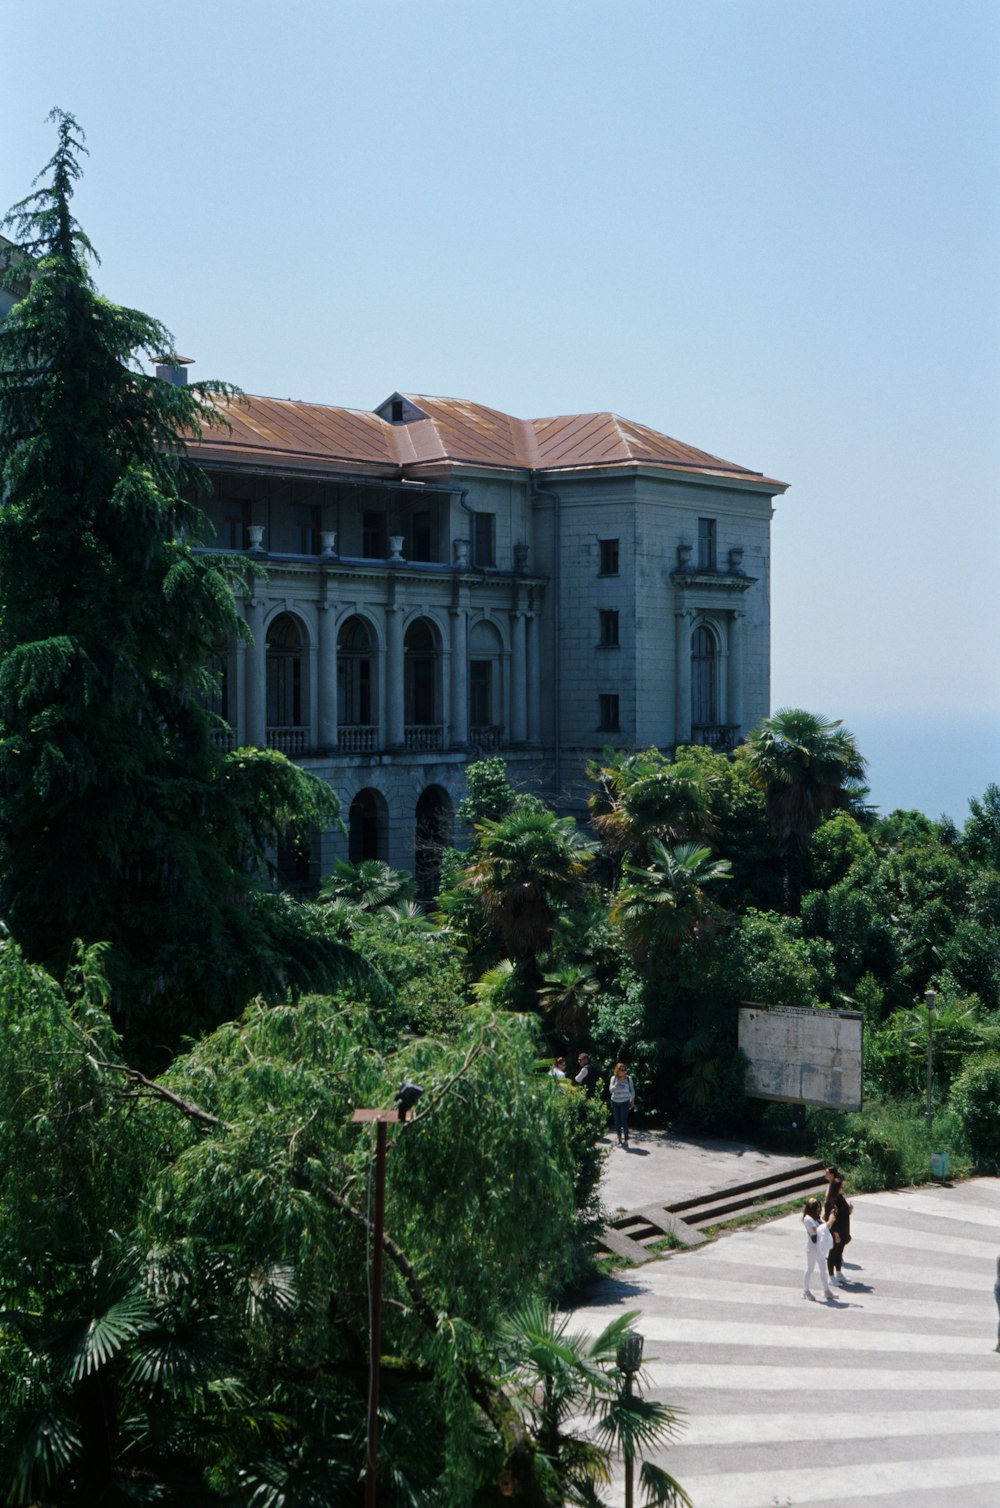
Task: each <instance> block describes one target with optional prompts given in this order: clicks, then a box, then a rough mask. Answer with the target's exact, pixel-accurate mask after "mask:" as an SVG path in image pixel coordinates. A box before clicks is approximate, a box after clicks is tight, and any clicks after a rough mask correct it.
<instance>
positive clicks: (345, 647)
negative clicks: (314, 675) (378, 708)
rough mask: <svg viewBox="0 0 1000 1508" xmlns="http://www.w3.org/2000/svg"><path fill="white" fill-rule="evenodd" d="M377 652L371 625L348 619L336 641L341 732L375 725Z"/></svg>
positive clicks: (338, 708)
mask: <svg viewBox="0 0 1000 1508" xmlns="http://www.w3.org/2000/svg"><path fill="white" fill-rule="evenodd" d="M373 660H374V648H373V644H372V635H371V632H370V630H369V628H368V625H367V624H366V623H365V622H364V620H363V619H361V618H348V620H347V622H346V623H345V624H344V625H343V627H342V628H341V630H340V634H339V636H338V639H337V719H338V721H339V723H340V726H341V727H342V728H357V727H362V726H370V725H371V724H373V723H374V721H375V718H374V699H373V695H372V691H373V686H372V663H373Z"/></svg>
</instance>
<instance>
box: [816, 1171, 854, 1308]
mask: <svg viewBox="0 0 1000 1508" xmlns="http://www.w3.org/2000/svg"><path fill="white" fill-rule="evenodd" d="M826 1176H827V1180H828V1182H827V1190H826V1199H825V1200H824V1202H823V1219H824V1220H830V1217H831V1216H832V1217H833V1218H832V1221H831V1222H830V1229H831V1232H832V1234H833V1245H832V1246H831V1247H830V1254H829V1256H828V1257H827V1259H826V1270H827V1273H828V1274H829V1277H830V1281H831V1282H832V1283H836V1284H837V1286H838V1288H846V1287H847V1282H846V1280H845V1278H844V1273H843V1267H844V1248H845V1247H846V1246H847V1244H848V1243H849V1241H850V1239H851V1206H850V1204H849V1203H848V1200H847V1196H846V1194H845V1193H844V1180H843V1178H842V1177H841V1176H840V1173H839V1171H838V1169H837V1168H833V1167H830V1168H827V1170H826Z"/></svg>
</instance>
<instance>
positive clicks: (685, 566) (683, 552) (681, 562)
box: [677, 544, 694, 571]
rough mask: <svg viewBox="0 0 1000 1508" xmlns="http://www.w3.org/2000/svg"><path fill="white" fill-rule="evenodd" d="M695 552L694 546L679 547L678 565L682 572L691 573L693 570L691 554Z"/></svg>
mask: <svg viewBox="0 0 1000 1508" xmlns="http://www.w3.org/2000/svg"><path fill="white" fill-rule="evenodd" d="M693 550H694V546H693V545H687V544H685V545H678V546H677V565H678V568H679V569H680V570H682V571H689V570H690V569H691V554H692V551H693Z"/></svg>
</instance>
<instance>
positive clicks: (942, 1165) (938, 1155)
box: [931, 1152, 948, 1183]
mask: <svg viewBox="0 0 1000 1508" xmlns="http://www.w3.org/2000/svg"><path fill="white" fill-rule="evenodd" d="M931 1177H932V1178H936V1179H937V1181H938V1183H947V1182H948V1154H947V1152H932V1153H931Z"/></svg>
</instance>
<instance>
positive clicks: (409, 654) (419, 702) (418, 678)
mask: <svg viewBox="0 0 1000 1508" xmlns="http://www.w3.org/2000/svg"><path fill="white" fill-rule="evenodd" d="M404 644H405V649H406V661H405V665H406V675H405V686H404V699H405V720H406V724H407V726H408V727H413V728H429V727H432V726H434V725H435V724H437V723H439V722H440V721H441V719H440V718H439V717H438V715H437V709H438V686H437V680H438V658H439V657H438V645H437V637H436V635H435V633H434V629H433V627H432V626H431V624H430V623H428V621H427V619H426V618H418V619H417V621H416V622H415V623H411V624H410V626H409V628H408V629H407V630H406V638H405V641H404Z"/></svg>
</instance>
